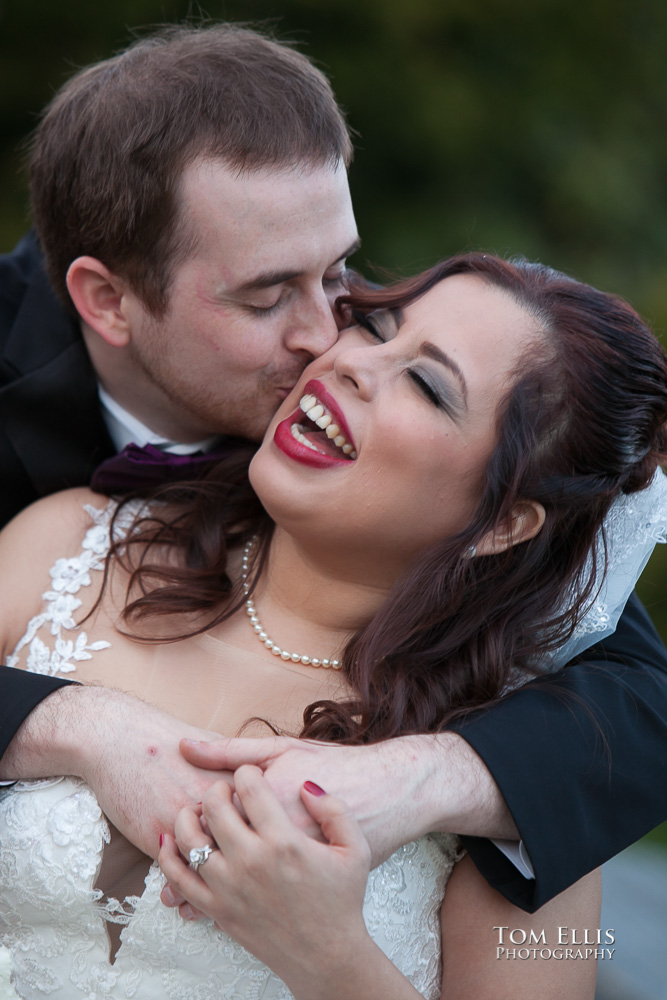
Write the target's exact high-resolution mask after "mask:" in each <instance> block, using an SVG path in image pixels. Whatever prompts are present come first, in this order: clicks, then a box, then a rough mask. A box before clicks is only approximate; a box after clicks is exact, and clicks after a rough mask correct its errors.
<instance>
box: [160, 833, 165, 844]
mask: <svg viewBox="0 0 667 1000" xmlns="http://www.w3.org/2000/svg"><path fill="white" fill-rule="evenodd" d="M163 844H164V834H163V833H161V834H160V847H162V845H163Z"/></svg>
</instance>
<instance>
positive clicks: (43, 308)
mask: <svg viewBox="0 0 667 1000" xmlns="http://www.w3.org/2000/svg"><path fill="white" fill-rule="evenodd" d="M0 349H1V350H2V363H1V367H0V426H1V428H2V430H1V432H0V469H1V470H2V486H1V488H0V489H1V494H0V517H1V519H2V521H6V520H7V519H8V518H9V517H11V516H12V515H13V514H14V513H16V512H18V511H19V510H21V509H22V507H24V506H25V505H26V504H27V503H29V502H30V501H31V500H34V499H36V498H37V497H39V496H44V495H46V494H48V493H52V492H54V491H55V490H58V489H62V488H64V487H67V486H79V485H82V484H86V483H88V481H89V479H90V474H91V472H92V470H93V469H94V468H95V466H96V465H97V464H98V463H99V462H100V461H101V460H102V459H103V458H105V457H107V456H108V455H109V454H111V453H112V445H111V441H110V440H109V437H108V435H107V432H106V429H105V426H104V423H103V421H102V418H101V414H100V407H99V401H98V397H97V386H96V382H95V377H94V373H93V371H92V368H91V366H90V362H89V360H88V355H87V353H86V350H85V346H84V344H83V341H82V339H81V335H80V333H79V331H78V328H77V324H76V323H75V322H74V321H73V320H72V319H71V318H70V317H68V316H67V314H66V313H65V312H64V310H63V308H62V306H60V305H59V303H58V302H57V301H56V299H55V298H54V295H53V293H52V291H51V289H50V287H49V283H48V280H47V278H46V275H45V274H44V271H43V269H42V265H41V258H40V254H39V250H38V248H37V245H36V243H35V241H34V239H33V238H32V237H31V236H28V237H26V238H25V239H24V240H23V241H22V242H21V243H20V244H19V245H18V247H17V248H16V250H15V251H14V253H13V254H10V255H7V256H5V257H0ZM0 683H2V707H1V708H0V727H1V728H0V753H3V752H4V750H5V749H6V747H7V744H8V743H9V741H10V740H11V738H12V736H13V735H14V733H15V732H16V730H17V728H18V727H19V725H20V724H21V722H22V721H23V719H24V718H25V717H26V715H27V714H28V713H29V712H30V710H31V709H32V708H33V707H34V706H35V705H36V704H37V703H38V702H39V701H40V700H41V698H43V697H45V696H46V695H47V694H49V693H50V692H51V691H52V690H53V689H54V686H56V687H57V686H59V685H61V684H64V683H69V682H67V681H55V680H53V679H51V678H45V677H41V676H38V675H35V674H26V673H24V672H22V671H11V670H8V669H7V668H0ZM456 729H457V731H458V732H459V733H460V734H461V735H462V736H463V737H464V738H465V739H466V740H467V741H468V742H469V743H470V745H471V746H472V747H473V748H474V749H475V750H476V751H477V753H478V754H479V755H480V756H481V757H482V759H483V760H484V761H485V763H486V765H487V766H488V767H489V769H490V771H491V772H492V774H493V775H494V777H495V779H496V781H497V783H498V785H499V787H500V789H501V791H502V792H503V795H504V796H505V800H506V802H507V804H508V806H509V808H510V811H511V812H512V815H513V816H514V818H515V820H516V823H517V826H518V829H519V831H520V833H521V836H522V838H523V840H524V843H525V845H526V847H527V850H528V853H529V855H530V858H531V860H532V863H533V866H534V868H535V872H536V879H535V880H527V879H524V878H522V876H521V875H520V874H519V873H518V871H517V870H516V869H515V868H514V866H513V865H512V864H511V863H510V862H509V861H507V859H506V858H505V857H504V856H503V855H502V854H501V853H500V852H499V851H498V850H497V849H496V848H495V847H494V846H493V845H492V844H491V843H490V842H488V841H485V840H478V839H476V838H467V840H466V845H467V847H468V850H469V851H470V853H471V855H472V857H473V859H474V861H475V863H476V864H477V866H478V867H479V868H480V870H481V871H482V872H483V873H484V875H485V876H486V877H487V879H488V880H489V881H490V882H491V884H493V885H495V886H496V887H497V888H498V889H499V890H500V891H501V892H502V893H503V894H504V895H506V896H508V898H510V899H512V900H513V901H514V902H516V903H518V904H519V905H520V906H522V907H524V908H525V909H529V910H532V909H535V908H537V907H538V906H541V905H542V904H543V903H545V902H546V901H547V900H548V899H550V898H551V897H552V896H554V895H556V894H557V893H558V892H560V891H562V889H564V888H566V887H567V886H568V885H570V884H572V883H573V882H574V881H576V880H577V879H578V878H580V877H581V876H582V875H583V874H584V873H585V872H587V871H590V870H591V869H592V868H595V867H596V866H597V865H599V864H601V863H602V862H603V861H605V860H606V859H608V858H610V857H612V856H613V855H614V854H616V853H618V852H619V851H620V850H622V849H623V848H624V847H626V846H627V845H628V844H630V843H632V842H633V841H634V840H636V839H637V838H638V837H640V836H641V835H642V834H643V833H645V832H646V831H647V830H649V829H651V827H653V826H655V825H657V824H658V823H659V822H661V821H662V820H663V819H665V817H667V653H666V652H665V649H664V647H663V645H662V643H661V641H660V639H659V638H658V636H657V633H656V632H655V630H654V628H653V626H652V625H651V622H650V620H649V618H648V616H647V615H646V612H645V611H644V610H643V608H642V607H641V605H640V603H639V602H638V601H637V599H636V598H632V599H631V601H630V602H629V605H628V608H627V609H626V611H625V612H624V614H623V616H622V618H621V622H620V624H619V627H618V629H617V631H616V633H615V634H614V635H613V636H611V637H610V638H608V639H606V640H605V641H604V642H603V643H600V644H599V645H598V646H595V647H593V648H592V649H591V650H589V651H588V652H587V653H586V654H585V655H584V656H583V657H581V658H580V661H579V662H578V663H577V664H575V665H571V666H569V667H568V668H566V670H564V671H561V672H560V673H559V674H556V675H554V676H553V677H552V678H551V679H550V680H549V681H548V682H542V681H540V682H533V683H531V684H528V685H526V687H525V688H522V689H520V690H519V691H516V692H515V693H514V694H512V695H511V696H510V697H508V698H506V699H505V700H504V701H503V702H501V703H500V704H499V705H497V706H496V707H494V708H493V709H492V710H490V711H488V712H485V713H478V714H476V715H474V716H471V717H470V718H469V719H467V720H466V721H465V722H460V723H458V725H457V726H456Z"/></svg>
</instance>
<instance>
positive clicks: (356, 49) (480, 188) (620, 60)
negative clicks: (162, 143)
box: [0, 0, 667, 636]
mask: <svg viewBox="0 0 667 1000" xmlns="http://www.w3.org/2000/svg"><path fill="white" fill-rule="evenodd" d="M206 9H207V12H208V14H210V15H211V16H212V17H215V18H220V17H226V18H228V19H230V20H245V21H251V22H252V21H257V20H264V21H268V22H269V23H270V24H271V25H272V26H274V27H275V28H276V30H277V32H278V34H279V36H281V37H285V38H292V39H295V40H297V41H298V42H299V43H300V44H301V45H302V46H303V48H304V49H305V51H306V52H308V53H309V54H310V55H311V56H312V57H313V58H315V59H316V60H317V61H318V62H319V63H320V65H322V66H323V67H324V68H325V69H326V71H327V72H328V73H329V75H330V76H331V78H332V81H333V84H334V89H335V90H336V93H337V94H338V97H339V99H340V101H341V103H342V104H343V106H344V107H345V108H346V109H347V112H348V116H349V121H350V123H351V125H352V126H353V128H354V129H355V130H356V131H357V132H358V133H359V136H358V141H357V156H356V160H355V163H354V165H353V170H352V175H351V183H352V189H353V194H354V198H355V204H356V209H357V216H358V221H359V226H360V231H361V233H362V236H363V238H364V247H363V250H362V251H361V253H360V254H359V255H358V257H359V260H358V261H357V264H358V266H359V267H360V268H361V269H363V270H367V271H368V265H369V263H374V264H380V265H383V266H386V267H391V268H396V269H400V270H401V271H402V272H403V273H406V272H412V271H415V270H417V269H420V268H421V267H422V266H424V265H426V264H430V263H432V262H433V261H434V260H436V259H437V258H440V257H443V256H446V255H448V254H451V253H453V252H455V251H458V250H460V249H464V248H478V247H484V248H490V249H493V250H496V251H498V252H500V253H508V252H510V253H523V254H525V255H526V256H528V257H537V258H540V259H542V260H545V261H547V262H548V263H550V264H553V265H554V266H556V267H560V268H562V269H564V270H569V271H571V272H573V273H574V274H576V276H577V277H580V278H582V279H584V280H587V281H592V282H593V283H596V284H599V285H600V286H602V287H603V288H605V289H610V290H613V291H617V292H619V293H620V294H622V295H624V296H626V297H627V298H629V299H630V301H631V302H632V303H633V304H634V305H635V306H636V307H637V308H638V309H639V310H640V311H641V312H642V313H643V314H644V315H646V316H647V317H648V318H649V319H650V320H651V321H652V322H653V323H654V324H655V325H656V327H657V329H658V331H659V332H661V331H664V330H666V329H667V183H666V181H667V120H666V119H667V72H665V53H666V52H667V4H665V2H664V0H588V2H587V3H582V2H581V0H540V2H539V3H535V2H534V0H532V2H529V0H411V2H409V3H405V2H404V0H245V2H243V0H238V2H237V0H226V2H220V0H209V3H208V5H207V8H206ZM188 15H192V16H194V17H198V15H199V7H198V6H197V5H196V4H193V3H191V2H190V3H188V2H185V0H117V2H116V3H115V4H112V5H108V4H93V3H91V2H90V0H86V2H84V0H63V2H61V3H53V0H0V250H5V249H9V248H10V247H11V246H12V245H13V243H14V242H15V240H16V239H17V238H18V236H19V235H20V234H21V232H22V231H23V230H24V229H25V227H26V225H27V209H26V196H25V184H24V180H23V177H22V176H21V175H20V173H19V163H20V159H19V156H18V154H17V151H16V149H17V145H18V143H19V142H20V140H21V138H22V137H23V136H24V135H25V134H26V133H27V132H28V131H29V130H30V129H31V128H32V125H33V124H34V121H35V116H36V115H37V113H38V112H39V110H40V108H41V107H42V106H43V105H44V103H45V102H46V101H47V100H48V99H49V97H50V95H51V94H52V93H53V92H54V90H55V89H57V88H58V86H59V85H60V84H61V83H62V81H63V80H64V79H65V78H66V77H67V75H68V74H69V73H70V72H71V70H72V68H75V67H78V66H83V65H86V64H87V63H89V62H92V61H94V60H96V59H98V58H101V57H103V56H106V55H109V54H110V53H111V52H113V51H114V50H116V49H118V48H121V47H122V46H123V45H124V44H125V43H126V41H127V40H128V38H129V36H130V29H137V30H139V31H141V30H142V26H143V27H145V26H149V25H152V24H155V23H157V22H161V21H174V20H178V19H182V18H185V17H187V16H188ZM665 566H667V561H665V560H663V561H662V566H661V560H660V556H658V557H657V558H656V559H654V560H653V563H652V565H651V567H650V569H649V572H648V574H647V578H648V579H647V582H646V583H645V584H643V586H642V594H643V596H644V599H645V600H646V601H647V603H648V605H649V607H650V609H651V612H652V614H653V615H654V618H655V619H656V621H657V622H658V623H659V624H660V625H661V627H662V629H663V635H665V636H667V602H664V601H663V594H664V593H665V582H667V581H666V578H667V569H665V568H664V567H665ZM661 601H662V608H661V607H660V604H661Z"/></svg>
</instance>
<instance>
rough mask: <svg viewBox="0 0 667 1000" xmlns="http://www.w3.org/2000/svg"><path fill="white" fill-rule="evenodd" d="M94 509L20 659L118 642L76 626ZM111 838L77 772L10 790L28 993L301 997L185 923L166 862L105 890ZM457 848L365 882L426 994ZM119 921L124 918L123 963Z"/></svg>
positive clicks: (100, 549) (3, 922)
mask: <svg viewBox="0 0 667 1000" xmlns="http://www.w3.org/2000/svg"><path fill="white" fill-rule="evenodd" d="M89 510H90V513H91V516H93V518H94V519H95V522H96V523H95V524H94V525H93V527H92V528H91V529H90V530H89V531H88V532H87V534H86V536H85V539H84V541H83V545H82V550H81V552H80V553H79V554H78V555H77V556H75V557H74V558H72V557H68V558H63V559H59V560H58V561H57V562H56V564H55V565H54V566H53V568H52V569H51V586H50V589H49V590H48V591H47V592H46V593H45V594H44V608H43V611H42V613H41V614H40V615H37V616H36V617H35V618H33V619H31V621H30V622H29V623H28V626H27V628H26V633H25V635H24V637H23V638H22V639H21V641H20V642H19V644H18V646H17V647H16V650H15V653H14V655H13V657H11V658H10V661H9V662H10V665H17V664H18V663H19V662H20V663H21V664H22V665H24V666H26V667H27V669H29V670H34V671H37V672H39V673H48V674H57V673H68V672H70V671H75V670H76V665H77V663H81V662H82V661H84V660H90V659H91V658H92V657H94V656H100V655H103V651H104V650H106V649H108V648H109V643H108V642H106V641H95V640H94V638H92V637H89V636H88V634H87V632H86V631H85V630H84V629H77V628H73V625H74V621H73V617H72V616H73V614H74V612H75V611H76V610H77V608H78V607H80V605H81V600H80V596H77V595H80V592H81V590H82V588H85V587H88V586H90V584H91V581H92V577H91V574H92V573H97V572H99V571H100V570H101V568H102V566H103V561H104V556H105V554H106V551H107V549H108V545H109V530H108V522H109V515H110V512H111V508H107V510H106V511H105V512H99V511H95V510H94V508H89ZM109 662H110V663H111V661H109ZM109 682H110V683H113V679H112V678H111V677H110V680H109ZM109 840H110V836H109V827H108V824H107V822H106V820H105V818H104V816H103V814H102V812H101V810H100V807H99V805H98V802H97V799H96V798H95V795H94V794H93V792H92V791H91V789H90V788H89V787H88V786H87V785H86V784H85V783H84V782H82V781H80V780H78V779H73V778H54V779H50V780H45V781H33V782H21V783H19V784H18V785H15V786H13V787H11V788H9V789H5V790H3V791H0V945H5V946H6V947H7V948H9V950H10V951H11V953H12V955H13V960H14V988H15V989H16V991H17V993H18V995H19V996H20V997H22V998H24V1000H37V998H43V997H48V998H49V1000H79V998H80V1000H130V998H136V1000H288V998H289V997H291V993H290V992H289V990H288V989H287V987H286V986H285V985H284V983H283V982H282V981H281V980H280V979H278V978H277V976H275V975H274V974H273V973H272V972H271V971H270V970H269V969H268V968H267V967H266V966H265V965H263V964H262V963H261V962H259V961H258V960H257V959H256V958H254V956H252V955H250V954H249V953H248V952H247V951H246V950H245V949H244V948H242V947H241V946H240V945H238V944H237V943H236V942H235V941H233V940H232V939H231V938H230V937H229V936H227V935H226V934H223V933H221V932H219V931H217V930H216V928H215V926H214V925H213V923H212V922H211V921H209V920H204V921H197V922H186V921H183V920H182V919H181V918H180V916H179V915H178V913H177V912H176V911H174V910H170V909H167V908H166V907H165V906H163V905H162V903H161V902H160V899H159V896H160V890H161V888H162V886H163V885H164V878H163V876H162V874H161V873H160V870H159V868H158V867H157V865H155V864H154V865H153V866H152V867H151V868H150V871H149V872H148V875H147V877H146V880H145V888H144V891H143V893H142V894H141V895H140V896H130V897H126V898H125V899H122V900H114V899H109V898H107V897H105V896H104V894H103V891H102V890H101V889H98V888H95V885H96V879H97V875H98V872H99V869H100V865H101V860H102V854H103V852H104V850H105V847H106V845H107V844H108V843H109ZM458 857H459V849H458V844H457V841H456V838H454V837H452V836H429V837H424V838H423V839H421V840H419V841H416V842H414V843H411V844H408V845H407V846H405V847H403V848H401V849H400V850H399V851H397V852H396V853H395V854H394V855H392V857H391V858H389V860H388V861H386V862H385V863H384V864H382V865H381V866H380V867H379V868H377V869H375V870H374V871H372V872H371V874H370V877H369V880H368V887H367V891H366V899H365V903H364V919H365V921H366V925H367V927H368V930H369V932H370V934H371V936H372V937H373V939H374V940H375V941H376V942H377V944H378V945H379V946H380V947H381V948H382V950H383V951H384V952H385V953H386V954H387V955H388V957H389V958H390V959H391V960H392V962H394V964H395V965H396V966H397V967H398V968H399V969H400V970H401V972H402V973H403V974H404V975H405V976H406V977H407V978H408V979H409V980H410V982H411V983H412V985H413V986H414V987H415V989H416V990H417V991H418V992H419V993H421V994H422V995H423V996H424V997H427V998H429V1000H435V998H437V997H439V996H440V989H441V964H440V947H441V946H440V919H439V918H440V907H441V904H442V899H443V897H444V892H445V883H446V881H447V878H448V876H449V874H450V872H451V869H452V867H453V865H454V863H455V861H456V859H457V858H458ZM109 922H112V923H116V924H123V925H124V926H123V928H122V931H121V937H120V947H119V948H118V950H117V951H116V954H115V955H114V957H113V961H110V942H109V936H108V933H107V928H108V924H109ZM322 932H323V934H326V928H323V930H322Z"/></svg>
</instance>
